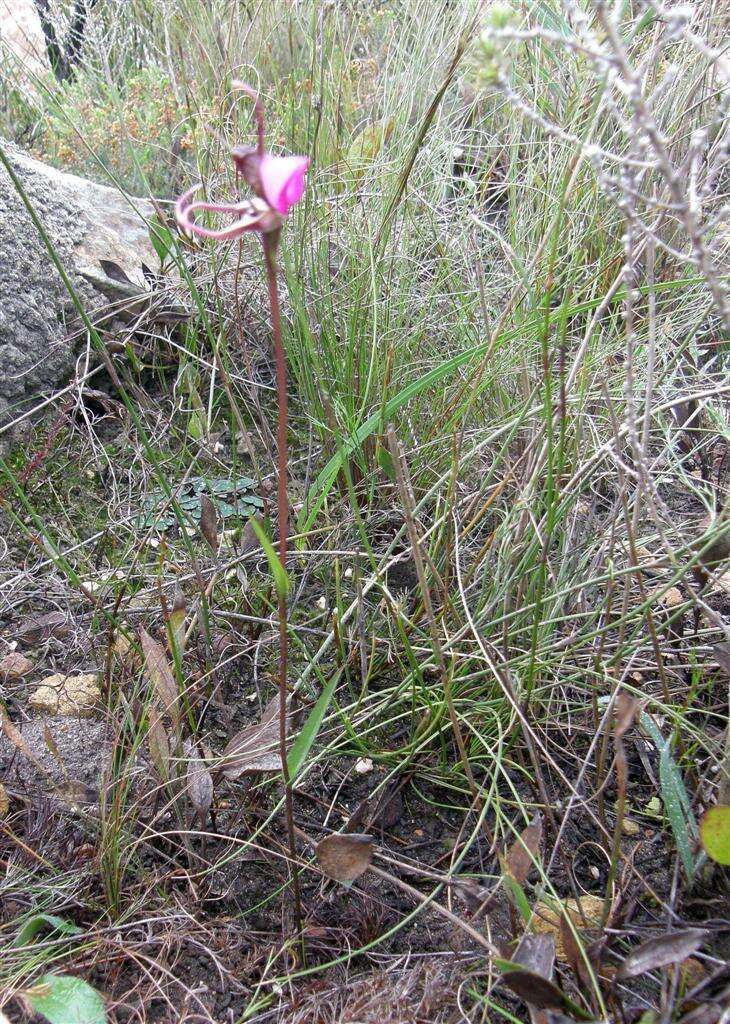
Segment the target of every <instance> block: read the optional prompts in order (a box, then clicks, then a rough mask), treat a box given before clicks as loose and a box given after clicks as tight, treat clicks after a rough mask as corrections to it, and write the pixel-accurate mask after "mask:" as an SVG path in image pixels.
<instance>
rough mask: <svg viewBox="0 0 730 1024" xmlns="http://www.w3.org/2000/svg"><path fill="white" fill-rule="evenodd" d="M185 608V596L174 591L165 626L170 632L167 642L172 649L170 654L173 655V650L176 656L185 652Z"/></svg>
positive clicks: (179, 591)
mask: <svg viewBox="0 0 730 1024" xmlns="http://www.w3.org/2000/svg"><path fill="white" fill-rule="evenodd" d="M187 607H188V605H187V601H186V600H185V595H184V594H183V593H182V591H181V590H178V591H176V592H175V600H174V602H173V605H172V611H171V612H170V618H169V619H168V620H167V626H168V629H169V631H170V635H169V637H168V641H169V642H170V646H171V647H173V651H172V652H171V653H173V654H174V649H176V650H177V652H178V654H183V653H184V651H185V613H186V611H187Z"/></svg>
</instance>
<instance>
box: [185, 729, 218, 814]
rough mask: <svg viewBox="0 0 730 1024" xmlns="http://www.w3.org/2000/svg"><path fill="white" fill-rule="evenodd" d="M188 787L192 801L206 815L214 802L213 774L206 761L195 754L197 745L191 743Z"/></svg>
mask: <svg viewBox="0 0 730 1024" xmlns="http://www.w3.org/2000/svg"><path fill="white" fill-rule="evenodd" d="M187 755H188V771H187V789H188V796H189V797H190V803H191V804H192V805H193V807H194V808H195V810H196V811H197V812H198V814H200V815H205V814H207V813H208V810H209V809H210V805H211V804H212V803H213V776H212V775H211V774H210V772H209V771H208V767H207V765H206V763H205V761H201V760H200V759H199V758H196V756H195V747H194V745H193V744H190V745H189V749H188V751H187Z"/></svg>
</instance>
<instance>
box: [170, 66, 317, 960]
mask: <svg viewBox="0 0 730 1024" xmlns="http://www.w3.org/2000/svg"><path fill="white" fill-rule="evenodd" d="M233 87H234V89H238V90H239V91H241V92H244V93H245V94H246V95H247V96H248V97H249V98H250V99H252V100H253V103H254V112H255V115H256V125H257V145H256V148H255V149H252V148H249V147H243V146H236V147H235V148H234V149H233V151H232V157H233V162H234V165H235V168H236V174H237V175H240V176H242V177H243V178H244V179H245V181H246V182H247V184H248V186H249V187H250V188H251V190H252V191H253V192H254V198H251V199H245V200H242V201H240V202H236V203H209V202H201V201H197V202H196V201H194V200H193V196H194V194H195V192H196V191H197V190H198V188H200V186H199V185H196V186H194V187H193V188H191V189H188V191H187V192H185V193H184V194H183V195H182V196H180V198H179V199H178V201H177V203H176V204H175V216H176V218H177V222H178V224H179V226H180V227H181V228H182V229H183V230H184V231H187V232H190V233H191V234H194V235H200V236H201V237H203V238H213V239H217V240H218V241H227V240H229V239H234V238H241V236H242V235H243V234H244V233H246V232H256V233H257V234H258V235H259V236H260V238H261V242H262V245H263V250H264V262H265V264H266V279H267V284H268V291H269V306H270V309H271V333H272V336H273V341H274V360H275V364H276V393H277V401H278V424H277V449H278V452H277V466H278V488H277V504H278V516H279V561H280V563H281V566H282V568H284V569H285V568H286V560H287V545H288V527H289V499H288V493H287V475H288V455H287V425H288V424H287V419H288V401H287V381H286V352H285V350H284V342H283V339H282V335H281V312H280V308H279V286H278V263H277V250H278V246H279V239H280V237H281V228H282V225H283V223H284V218H285V217H286V215H287V214H288V213H289V211H290V210H291V208H292V207H293V206H294V205H295V204H296V203H297V202H299V200H300V199H301V197H302V195H303V194H304V188H305V175H306V173H307V168H308V167H309V158H308V157H305V156H275V155H274V154H272V153H267V152H266V148H265V142H266V124H265V117H264V108H263V104H262V103H261V100H260V98H259V96H258V93H256V92H255V91H254V90H253V89H251V88H250V86H248V85H246V84H245V83H244V82H238V81H234V82H233ZM198 213H217V214H225V215H227V216H229V217H231V218H232V220H231V223H229V224H228V225H225V226H224V227H221V228H207V227H203V226H202V225H201V224H198V223H197V222H196V215H197V214H198ZM287 614H288V609H287V599H286V591H285V590H284V588H283V587H282V588H280V592H279V754H280V758H281V771H282V777H283V781H284V794H285V810H286V823H287V832H288V839H289V855H290V859H291V870H292V888H293V892H294V912H295V917H296V927H297V933H298V935H299V937H300V939H302V942H303V924H302V922H303V918H302V899H301V890H300V886H299V869H298V867H297V849H296V830H295V826H294V792H293V788H292V780H291V775H290V774H289V766H288V763H287V753H288V751H287V747H288V736H287V703H288V686H287V670H288V663H289V658H288V633H287V627H288V622H287ZM302 954H303V946H302Z"/></svg>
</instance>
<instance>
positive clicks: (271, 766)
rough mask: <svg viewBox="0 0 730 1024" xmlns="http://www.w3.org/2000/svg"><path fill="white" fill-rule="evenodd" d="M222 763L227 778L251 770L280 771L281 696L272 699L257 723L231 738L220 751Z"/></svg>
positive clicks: (235, 776) (237, 776) (235, 777)
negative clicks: (221, 752)
mask: <svg viewBox="0 0 730 1024" xmlns="http://www.w3.org/2000/svg"><path fill="white" fill-rule="evenodd" d="M221 767H222V769H223V774H224V775H225V777H226V778H227V779H237V778H239V776H241V775H245V774H248V773H249V772H280V771H281V770H282V763H281V757H280V756H279V697H278V695H277V696H276V697H275V698H274V700H272V701H271V703H270V704H269V705H268V707H267V708H266V710H265V711H264V713H263V715H262V716H261V721H260V722H259V724H258V725H249V726H246V728H245V729H241V731H240V732H237V733H236V735H235V736H234V737H233V738H232V739H231V740H229V742H228V744H227V746H226V748H225V750H224V751H223V754H222V755H221Z"/></svg>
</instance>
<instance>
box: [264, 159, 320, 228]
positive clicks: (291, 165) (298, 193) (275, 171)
mask: <svg viewBox="0 0 730 1024" xmlns="http://www.w3.org/2000/svg"><path fill="white" fill-rule="evenodd" d="M308 167H309V157H306V156H274V155H273V154H271V153H265V154H264V155H263V156H262V157H261V160H260V163H259V168H258V171H259V177H260V180H261V190H262V192H263V194H264V197H265V199H266V201H267V202H268V203H269V205H270V206H272V207H273V208H274V209H275V210H276V211H277V212H278V213H280V214H281V215H282V216H283V217H286V215H287V214H288V213H289V210H290V209H291V208H292V206H294V205H295V203H298V202H299V200H300V199H301V198H302V196H303V194H304V176H305V174H306V173H307V168H308Z"/></svg>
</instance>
